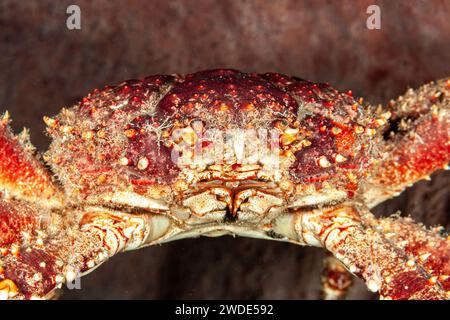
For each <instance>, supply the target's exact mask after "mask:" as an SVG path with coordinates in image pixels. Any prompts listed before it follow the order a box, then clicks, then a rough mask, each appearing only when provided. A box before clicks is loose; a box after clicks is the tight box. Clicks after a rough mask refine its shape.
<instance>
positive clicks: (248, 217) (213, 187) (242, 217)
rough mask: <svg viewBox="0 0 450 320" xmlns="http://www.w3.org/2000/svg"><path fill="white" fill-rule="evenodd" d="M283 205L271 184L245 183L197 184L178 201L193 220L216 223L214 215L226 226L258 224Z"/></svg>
mask: <svg viewBox="0 0 450 320" xmlns="http://www.w3.org/2000/svg"><path fill="white" fill-rule="evenodd" d="M269 190H270V191H269ZM275 190H276V189H275ZM283 204H284V201H283V200H282V197H281V196H280V194H279V193H277V192H276V191H275V192H274V188H273V186H272V183H262V182H260V183H258V182H248V181H245V182H239V181H232V182H225V183H221V184H216V183H214V182H209V183H204V184H200V185H198V186H197V188H196V191H194V192H190V193H188V194H185V195H184V197H183V200H182V206H183V207H184V208H187V209H189V211H190V212H191V214H192V215H193V216H194V217H198V218H202V220H203V221H205V220H210V219H213V220H216V219H215V218H219V217H218V216H217V215H221V216H222V219H224V220H225V221H228V222H232V221H236V220H239V221H249V222H250V221H255V222H256V220H257V221H260V220H261V219H262V218H263V217H265V216H266V215H268V214H269V212H271V210H272V211H273V210H275V209H276V208H279V207H281V206H282V205H283ZM224 213H225V215H224V216H223V214H224ZM205 222H206V221H205Z"/></svg>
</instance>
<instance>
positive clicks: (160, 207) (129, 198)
mask: <svg viewBox="0 0 450 320" xmlns="http://www.w3.org/2000/svg"><path fill="white" fill-rule="evenodd" d="M90 202H91V203H92V204H94V203H96V204H99V205H101V206H106V207H110V208H117V209H125V210H126V211H130V212H133V211H136V210H139V211H141V212H142V210H144V211H149V212H154V213H160V212H167V211H168V210H169V206H168V205H167V204H166V202H165V201H164V200H161V199H154V198H150V197H145V196H142V195H139V194H137V193H134V192H127V191H124V192H114V193H110V194H103V195H101V196H100V197H96V200H94V199H92V201H90Z"/></svg>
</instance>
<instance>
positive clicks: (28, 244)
mask: <svg viewBox="0 0 450 320" xmlns="http://www.w3.org/2000/svg"><path fill="white" fill-rule="evenodd" d="M70 214H71V215H73V218H70V221H68V220H65V221H64V222H62V221H61V219H60V217H61V216H62V215H63V213H62V212H59V213H53V212H48V211H46V209H43V208H37V207H33V206H30V205H29V204H27V203H24V202H19V201H16V200H11V201H10V200H3V201H0V229H1V233H0V299H10V298H12V299H31V298H51V297H52V296H53V294H54V292H55V290H56V288H58V287H60V286H61V285H62V283H63V282H65V281H66V282H67V281H68V282H71V281H73V280H74V279H75V278H76V277H77V276H81V275H84V274H86V273H88V272H89V271H92V270H93V269H95V268H96V267H97V266H99V265H100V264H101V263H103V262H104V261H106V260H107V259H108V258H110V257H111V256H113V255H114V254H116V253H118V252H120V251H123V250H127V249H133V248H135V247H137V246H142V245H143V243H144V242H151V241H153V240H155V239H157V238H158V237H160V236H161V235H163V234H164V232H165V231H166V230H167V228H168V226H169V224H168V221H167V220H166V219H167V218H165V217H159V216H152V215H129V214H122V213H107V212H88V213H82V212H76V211H75V212H74V211H71V212H70ZM66 218H67V217H66Z"/></svg>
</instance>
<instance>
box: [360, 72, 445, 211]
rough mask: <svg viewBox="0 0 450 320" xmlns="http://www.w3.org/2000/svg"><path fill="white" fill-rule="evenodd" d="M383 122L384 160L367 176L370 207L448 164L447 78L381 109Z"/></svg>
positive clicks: (421, 88) (382, 147)
mask: <svg viewBox="0 0 450 320" xmlns="http://www.w3.org/2000/svg"><path fill="white" fill-rule="evenodd" d="M380 112H383V113H384V114H385V115H386V114H388V115H389V116H390V119H389V120H388V121H387V123H386V128H385V133H384V136H385V142H384V145H382V146H381V154H382V156H383V159H382V160H381V161H380V162H379V164H378V165H376V166H375V167H374V169H373V170H372V173H371V174H370V175H369V190H368V192H367V194H368V196H367V197H366V203H367V204H368V205H369V207H373V206H375V205H377V204H378V203H380V202H383V201H384V200H386V199H389V198H391V197H393V196H395V195H397V194H399V193H400V192H401V191H402V190H403V189H405V188H406V187H408V186H410V185H412V184H413V183H415V182H416V181H418V180H420V179H424V178H427V177H428V176H429V175H430V174H431V173H433V172H434V171H435V170H437V169H441V168H446V167H447V164H448V163H449V162H450V78H447V79H443V80H440V81H437V82H436V83H430V84H427V85H424V86H422V87H420V88H419V89H417V90H412V89H410V90H409V91H408V92H407V93H406V94H405V95H403V96H401V97H400V98H398V99H397V100H396V101H392V102H391V104H390V105H389V106H388V108H387V110H385V109H384V110H380Z"/></svg>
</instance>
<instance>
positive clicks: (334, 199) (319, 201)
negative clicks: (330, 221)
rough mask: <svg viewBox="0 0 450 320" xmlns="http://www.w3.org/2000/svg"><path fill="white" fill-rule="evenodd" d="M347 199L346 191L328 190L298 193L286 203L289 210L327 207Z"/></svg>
mask: <svg viewBox="0 0 450 320" xmlns="http://www.w3.org/2000/svg"><path fill="white" fill-rule="evenodd" d="M346 199H348V195H347V192H346V191H341V190H328V191H324V192H318V193H313V194H307V195H298V196H297V197H295V198H294V200H293V201H291V203H290V204H289V205H288V209H289V210H302V209H306V208H315V207H327V206H330V205H336V204H337V203H341V202H344V201H345V200H346Z"/></svg>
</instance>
